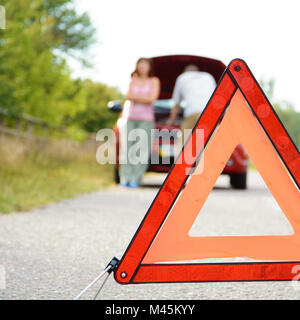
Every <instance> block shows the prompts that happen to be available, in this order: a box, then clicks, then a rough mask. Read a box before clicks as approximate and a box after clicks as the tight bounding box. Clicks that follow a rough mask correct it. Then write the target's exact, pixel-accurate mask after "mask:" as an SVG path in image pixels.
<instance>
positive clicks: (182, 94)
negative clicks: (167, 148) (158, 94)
mask: <svg viewBox="0 0 300 320" xmlns="http://www.w3.org/2000/svg"><path fill="white" fill-rule="evenodd" d="M215 87H216V81H215V79H214V77H213V76H212V75H211V74H209V73H207V72H200V71H199V69H198V67H197V66H196V65H188V66H186V67H185V69H184V72H183V73H182V74H181V75H180V76H178V78H177V79H176V83H175V87H174V91H173V96H172V99H173V102H174V104H175V105H174V107H173V108H172V110H171V113H170V117H169V119H168V121H167V124H169V125H172V124H174V123H175V120H176V118H177V115H178V112H179V110H180V105H181V104H183V107H184V120H183V122H182V125H181V130H182V134H183V135H184V129H193V128H194V126H195V124H196V122H197V120H198V119H199V117H200V114H201V112H202V111H203V109H204V107H205V106H206V104H207V102H208V100H209V98H210V96H211V95H212V93H213V91H214V89H215ZM184 138H185V139H186V138H187V137H184ZM185 139H184V140H183V141H185Z"/></svg>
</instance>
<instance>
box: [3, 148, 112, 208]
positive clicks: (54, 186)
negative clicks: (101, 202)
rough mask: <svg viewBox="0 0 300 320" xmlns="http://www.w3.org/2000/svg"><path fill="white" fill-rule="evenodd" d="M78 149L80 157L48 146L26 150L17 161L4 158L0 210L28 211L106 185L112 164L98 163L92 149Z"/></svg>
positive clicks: (109, 178)
mask: <svg viewBox="0 0 300 320" xmlns="http://www.w3.org/2000/svg"><path fill="white" fill-rule="evenodd" d="M52 149H53V148H52ZM2 151H3V150H2ZM77 151H78V152H77V153H78V156H74V150H72V152H71V153H72V154H70V153H69V154H67V155H66V154H63V152H58V153H56V150H54V152H53V150H52V151H51V152H49V150H47V149H45V150H29V151H28V150H26V152H23V153H22V155H21V157H20V158H17V159H14V161H11V159H5V157H1V158H0V165H1V166H0V212H2V213H10V212H15V211H27V210H30V209H32V208H36V207H40V206H43V205H45V204H49V203H53V202H57V201H60V200H62V199H66V198H73V197H75V196H77V195H78V194H81V193H89V192H92V191H94V190H97V189H100V188H103V187H107V186H108V185H109V184H110V183H111V182H112V175H113V170H112V167H111V166H109V165H99V164H97V162H96V160H95V154H94V153H93V152H90V153H88V154H87V153H83V151H82V150H80V149H79V148H78V150H77ZM1 155H3V152H2V154H1V150H0V156H1ZM7 160H10V161H7Z"/></svg>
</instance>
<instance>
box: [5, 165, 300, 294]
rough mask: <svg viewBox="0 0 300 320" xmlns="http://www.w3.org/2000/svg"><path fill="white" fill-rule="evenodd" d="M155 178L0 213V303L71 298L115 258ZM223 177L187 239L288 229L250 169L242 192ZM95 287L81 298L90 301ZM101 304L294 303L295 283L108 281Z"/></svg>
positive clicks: (138, 217)
mask: <svg viewBox="0 0 300 320" xmlns="http://www.w3.org/2000/svg"><path fill="white" fill-rule="evenodd" d="M163 179H164V176H163V175H162V176H161V175H149V176H147V177H145V179H144V185H143V187H142V188H141V189H138V190H129V189H123V188H119V187H111V188H109V189H107V190H105V191H98V192H95V193H92V194H86V195H81V196H79V197H78V198H76V199H70V200H65V201H62V202H60V203H57V204H53V205H49V206H46V207H44V208H40V209H37V210H34V211H32V212H21V213H16V214H10V215H3V214H0V271H1V270H2V272H0V277H1V273H2V288H1V287H0V299H72V298H74V297H75V296H76V295H77V294H78V293H79V292H80V291H81V290H82V289H83V288H84V287H85V286H86V285H87V284H88V283H89V282H90V281H92V280H93V279H94V278H95V277H96V276H97V275H98V274H99V273H100V272H101V271H102V270H103V268H104V267H105V266H106V265H107V263H108V262H109V261H110V259H111V258H112V257H113V256H117V257H119V258H120V257H121V256H122V254H123V252H124V250H125V249H126V247H127V245H128V243H129V241H130V240H131V237H132V236H133V234H134V232H135V231H136V229H137V227H138V225H139V223H140V221H141V220H142V218H143V216H144V215H145V213H146V211H147V209H148V207H149V205H150V204H151V202H152V200H153V199H154V197H155V195H156V193H157V191H158V186H159V185H160V184H161V182H162V181H163ZM228 179H229V178H228V177H227V176H221V177H220V178H219V180H218V182H217V185H216V187H215V188H214V190H213V191H212V193H211V194H210V196H209V198H208V200H207V202H206V204H205V206H204V208H203V214H202V215H201V216H200V217H199V218H198V219H197V220H196V221H195V223H194V225H193V226H192V229H191V231H190V232H191V234H192V235H195V236H197V235H199V236H201V235H260V234H289V233H291V232H292V229H291V227H290V225H289V223H288V221H287V220H286V219H285V216H284V215H283V213H282V212H281V209H280V208H279V207H278V205H277V203H276V202H275V200H274V199H273V197H272V195H271V194H270V192H269V191H268V189H267V188H266V187H265V185H264V182H263V181H262V179H261V177H260V175H259V174H258V173H257V172H255V171H251V172H250V174H249V179H248V180H249V189H248V190H246V191H242V190H232V189H230V188H229V187H228V185H229V181H228ZM203 226H205V228H203ZM4 271H5V280H6V281H5V282H6V283H5V285H6V288H5V289H3V285H4V283H3V277H4V274H3V273H4ZM0 280H1V279H0ZM0 285H1V281H0ZM99 285H100V284H99ZM99 285H96V286H95V287H94V288H92V289H91V290H90V291H89V292H87V293H86V294H85V295H84V296H83V299H91V298H92V297H93V296H94V294H95V293H96V291H97V289H98V287H99ZM101 299H300V284H298V283H295V282H291V281H287V282H286V281H279V282H274V281H272V282H236V283H192V284H191V283H186V284H184V283H183V284H178V283H177V284H145V285H130V286H121V285H119V284H118V283H116V282H115V281H114V279H113V277H112V276H111V277H110V278H109V280H108V282H107V284H106V285H105V287H104V289H103V291H102V293H101Z"/></svg>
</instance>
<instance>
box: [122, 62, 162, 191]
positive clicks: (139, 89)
mask: <svg viewBox="0 0 300 320" xmlns="http://www.w3.org/2000/svg"><path fill="white" fill-rule="evenodd" d="M159 93H160V82H159V79H158V78H156V77H153V67H152V61H151V59H148V58H140V59H139V60H138V61H137V63H136V69H135V71H134V72H133V73H132V78H131V82H130V86H129V90H128V93H127V95H126V97H125V98H126V99H127V100H129V101H130V102H131V103H130V107H129V111H128V118H127V126H126V127H127V129H126V133H127V137H126V141H127V148H124V146H123V148H122V146H121V148H122V149H121V153H122V156H123V159H125V160H127V161H125V163H124V164H121V165H120V172H119V174H120V186H128V187H131V188H137V187H138V186H139V185H140V182H141V179H142V177H143V174H144V173H145V171H146V170H147V167H148V158H149V155H150V152H151V130H152V129H153V128H154V110H153V103H154V101H155V100H156V99H157V98H158V96H159ZM134 129H143V130H144V131H145V132H146V134H147V140H148V141H147V145H146V143H144V145H142V146H141V148H140V149H139V150H140V154H139V158H140V159H141V158H143V159H146V160H147V161H146V162H147V163H145V161H142V163H136V161H134V159H133V157H134V156H135V155H136V153H135V152H133V154H132V155H130V148H131V147H132V146H133V145H134V144H135V143H136V141H130V139H128V135H129V133H130V132H131V130H134ZM140 141H143V140H142V139H140ZM144 142H145V141H144ZM124 153H126V154H124Z"/></svg>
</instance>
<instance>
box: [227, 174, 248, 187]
mask: <svg viewBox="0 0 300 320" xmlns="http://www.w3.org/2000/svg"><path fill="white" fill-rule="evenodd" d="M230 185H231V186H232V187H233V188H234V189H247V172H243V173H233V174H231V175H230Z"/></svg>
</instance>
